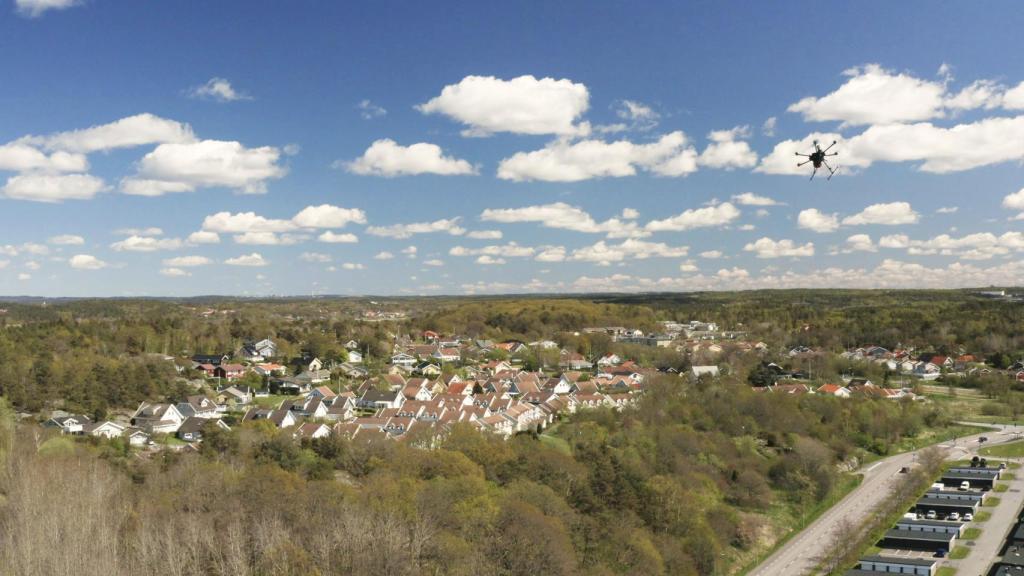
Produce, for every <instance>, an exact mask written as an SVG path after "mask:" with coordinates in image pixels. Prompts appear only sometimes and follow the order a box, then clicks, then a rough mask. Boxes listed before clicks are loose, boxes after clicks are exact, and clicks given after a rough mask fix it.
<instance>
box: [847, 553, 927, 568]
mask: <svg viewBox="0 0 1024 576" xmlns="http://www.w3.org/2000/svg"><path fill="white" fill-rule="evenodd" d="M860 560H861V562H885V563H888V564H904V565H906V566H934V565H935V563H936V562H938V560H932V559H930V558H897V557H895V556H879V555H878V554H874V555H872V556H863V557H861V559H860Z"/></svg>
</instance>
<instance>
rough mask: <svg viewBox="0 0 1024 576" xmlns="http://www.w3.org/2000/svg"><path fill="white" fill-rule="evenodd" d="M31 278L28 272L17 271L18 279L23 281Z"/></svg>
mask: <svg viewBox="0 0 1024 576" xmlns="http://www.w3.org/2000/svg"><path fill="white" fill-rule="evenodd" d="M31 279H32V275H31V274H29V273H28V272H20V273H18V280H21V281H25V280H31Z"/></svg>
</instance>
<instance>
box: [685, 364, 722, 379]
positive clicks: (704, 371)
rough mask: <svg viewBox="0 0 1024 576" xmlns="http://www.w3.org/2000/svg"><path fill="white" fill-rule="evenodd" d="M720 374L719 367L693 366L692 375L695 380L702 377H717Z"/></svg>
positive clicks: (691, 368)
mask: <svg viewBox="0 0 1024 576" xmlns="http://www.w3.org/2000/svg"><path fill="white" fill-rule="evenodd" d="M718 374H719V371H718V366H691V367H690V375H691V376H693V377H694V378H700V377H701V376H711V377H717V376H718Z"/></svg>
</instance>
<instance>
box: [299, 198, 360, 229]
mask: <svg viewBox="0 0 1024 576" xmlns="http://www.w3.org/2000/svg"><path fill="white" fill-rule="evenodd" d="M292 222H294V223H295V224H296V225H297V226H301V227H303V228H343V227H344V226H345V225H346V224H348V223H350V222H351V223H355V224H366V213H365V212H363V211H362V210H360V209H359V208H340V207H338V206H332V205H330V204H321V205H319V206H306V207H305V208H303V209H302V211H301V212H299V213H298V214H296V215H295V217H294V218H292Z"/></svg>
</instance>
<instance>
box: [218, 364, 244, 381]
mask: <svg viewBox="0 0 1024 576" xmlns="http://www.w3.org/2000/svg"><path fill="white" fill-rule="evenodd" d="M242 376H245V366H242V365H241V364H221V365H220V366H217V367H216V368H214V370H213V377H214V378H223V379H225V380H227V381H228V382H231V381H232V380H238V379H239V378H241V377H242Z"/></svg>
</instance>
